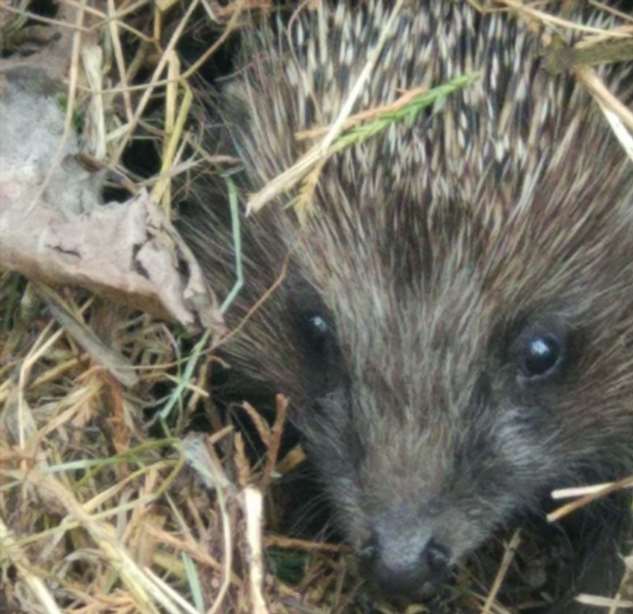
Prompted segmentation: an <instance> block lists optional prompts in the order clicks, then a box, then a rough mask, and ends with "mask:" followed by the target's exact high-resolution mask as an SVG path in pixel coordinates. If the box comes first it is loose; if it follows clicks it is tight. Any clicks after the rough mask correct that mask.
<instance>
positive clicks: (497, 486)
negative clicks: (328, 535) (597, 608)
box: [296, 267, 599, 597]
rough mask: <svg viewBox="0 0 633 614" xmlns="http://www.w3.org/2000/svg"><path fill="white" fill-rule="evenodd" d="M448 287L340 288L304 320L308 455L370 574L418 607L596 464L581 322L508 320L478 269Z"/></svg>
mask: <svg viewBox="0 0 633 614" xmlns="http://www.w3.org/2000/svg"><path fill="white" fill-rule="evenodd" d="M441 277H442V278H444V277H446V278H450V279H451V280H452V282H455V281H457V282H460V283H456V284H455V283H451V284H450V285H446V286H444V287H442V286H441V282H440V281H439V278H438V279H435V283H434V288H433V291H431V290H429V291H428V292H421V291H420V289H418V291H417V292H416V293H415V296H414V295H413V294H412V295H410V296H407V294H406V292H403V290H402V288H399V290H398V292H397V293H395V294H394V292H395V288H394V287H393V286H391V287H390V286H389V284H386V286H382V287H380V284H374V285H372V284H370V283H368V284H360V285H359V284H357V285H355V286H354V287H352V282H347V283H345V284H341V285H337V287H336V288H335V290H334V291H333V292H328V291H327V290H325V289H324V290H323V295H322V296H321V297H320V298H319V299H318V300H316V301H315V302H313V303H310V301H307V304H308V307H306V302H305V301H304V303H303V311H300V312H299V313H300V314H302V315H299V317H298V319H297V321H296V322H297V328H296V330H297V334H298V338H299V339H300V343H299V345H300V346H301V347H302V348H303V356H304V365H303V366H304V369H303V372H304V377H305V380H306V383H305V384H304V389H305V391H306V401H305V402H304V406H303V407H302V408H301V412H300V417H299V426H300V428H301V430H302V431H303V432H304V434H305V437H306V447H307V449H308V452H309V454H310V455H311V457H312V459H313V461H314V464H315V465H316V467H317V468H318V470H319V471H320V472H321V475H322V478H323V482H324V485H325V488H326V489H327V490H328V491H329V493H330V495H331V499H332V502H333V506H334V509H335V512H336V515H337V518H338V521H339V523H340V525H341V527H342V529H343V531H344V533H345V535H346V536H347V538H348V539H349V541H350V542H351V543H352V544H353V546H354V548H355V550H356V552H357V553H358V555H359V557H360V559H361V562H362V564H363V565H364V567H365V568H366V571H367V574H368V576H369V577H370V578H371V579H372V580H373V581H374V583H375V584H376V585H377V586H378V588H379V589H381V590H382V591H383V592H385V593H388V594H397V595H407V596H410V597H416V596H420V595H421V594H423V593H425V592H428V591H429V590H430V589H431V588H432V587H433V586H434V585H436V584H437V583H438V582H439V581H441V580H442V579H443V578H444V577H445V576H446V574H447V573H448V572H449V570H450V568H451V567H452V565H454V564H455V563H456V562H458V561H460V560H463V559H464V557H466V556H467V555H468V554H469V553H471V552H472V551H473V550H474V549H476V548H477V547H478V546H479V545H481V544H482V543H483V542H484V541H485V540H486V539H487V538H490V537H491V536H492V534H493V533H494V532H495V531H496V530H497V529H499V528H501V527H503V526H506V525H507V524H508V523H509V522H510V521H512V520H514V519H515V518H516V517H518V516H521V515H524V514H526V513H533V512H535V511H538V509H539V506H540V505H541V504H542V501H543V499H544V497H546V496H547V495H548V493H549V491H550V490H551V489H553V488H555V487H558V486H564V485H570V484H574V483H577V482H578V479H579V478H578V475H577V474H578V471H579V467H580V466H581V465H582V462H583V458H582V457H581V456H582V454H587V453H588V452H589V457H590V458H592V459H593V460H594V461H595V459H596V449H595V446H594V444H595V442H592V441H589V440H590V439H591V437H589V438H588V437H587V436H586V431H585V435H583V429H586V423H585V425H584V426H579V427H578V429H576V428H575V427H574V425H573V424H570V423H571V422H573V421H574V420H576V421H578V420H580V421H582V420H583V418H577V417H576V418H575V417H574V416H578V415H580V414H579V413H578V410H579V409H580V408H582V407H587V403H591V401H589V400H588V399H583V395H586V394H587V391H586V389H585V387H584V386H583V385H582V380H583V378H585V379H586V374H585V366H583V364H584V362H587V361H583V357H584V354H585V353H588V355H589V356H588V359H589V362H593V363H594V364H595V362H596V360H595V358H592V356H594V355H595V352H596V351H599V348H598V349H596V348H592V347H591V344H590V343H589V344H588V343H586V340H585V339H584V335H583V333H582V330H581V329H579V328H578V327H577V326H576V321H575V320H574V317H573V313H574V309H571V308H567V309H565V308H563V307H561V306H560V304H559V305H557V306H556V308H551V309H550V310H549V311H548V310H545V309H540V310H536V308H534V310H533V313H531V314H530V315H527V316H526V315H522V316H521V317H520V318H517V317H516V312H515V311H512V312H511V313H508V314H506V315H505V316H500V315H499V314H500V313H502V312H503V309H502V308H501V307H500V306H499V305H497V304H496V303H495V304H491V303H490V297H489V295H487V294H486V293H484V292H482V278H481V277H480V276H477V275H476V274H474V273H473V270H472V269H469V268H468V267H466V269H464V270H463V271H462V272H461V273H460V272H458V271H452V272H451V275H450V276H445V275H442V276H441ZM345 288H348V289H347V290H346V289H345ZM346 295H353V301H351V298H350V301H351V302H347V300H346ZM328 296H329V297H331V298H328ZM416 296H417V298H415V297H416ZM419 297H425V299H426V301H425V299H422V300H420V298H419ZM309 305H311V306H309ZM384 305H390V309H388V310H387V309H384ZM592 353H593V354H592ZM574 412H576V413H574ZM594 414H595V412H594ZM579 437H580V438H582V437H584V439H583V441H582V444H581V445H578V438H579ZM581 453H582V454H581Z"/></svg>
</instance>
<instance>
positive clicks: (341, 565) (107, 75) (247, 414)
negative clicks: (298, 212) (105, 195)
mask: <svg viewBox="0 0 633 614" xmlns="http://www.w3.org/2000/svg"><path fill="white" fill-rule="evenodd" d="M270 4H271V3H270V2H269V1H268V0H249V1H247V0H235V1H232V2H228V3H223V5H222V6H221V5H220V3H218V2H214V1H213V0H190V1H188V2H176V1H175V0H157V1H156V2H150V0H116V1H115V0H104V1H102V2H95V3H88V2H86V1H84V0H60V2H59V4H58V6H59V10H58V12H57V13H55V14H54V16H49V15H44V16H43V15H39V14H38V13H37V12H36V11H37V10H38V7H37V6H31V5H30V2H29V1H28V0H12V1H11V2H9V1H8V0H0V28H1V29H2V32H1V34H2V37H0V42H1V43H2V44H3V45H4V48H5V51H7V52H13V51H15V50H17V49H20V48H22V49H23V48H24V45H26V44H33V45H37V44H38V41H39V42H41V40H42V39H46V37H47V36H48V35H50V33H52V32H55V31H63V32H65V33H66V35H69V36H70V43H71V44H70V52H69V53H70V55H69V58H70V70H69V71H68V79H67V88H68V96H67V101H68V102H67V123H66V129H67V131H69V130H71V129H72V126H73V119H74V118H75V117H76V116H77V114H80V115H81V117H82V118H83V131H84V138H85V142H86V158H87V159H89V160H90V161H91V163H92V164H94V166H95V167H96V168H99V169H105V170H106V171H107V172H108V173H109V175H110V177H111V179H112V181H113V182H114V183H115V184H116V186H117V187H118V188H120V189H123V190H127V191H129V192H131V193H134V192H136V191H138V190H139V189H140V188H141V187H145V188H147V189H148V190H149V191H150V193H151V196H152V198H153V199H154V200H155V202H157V203H160V205H161V207H163V208H164V210H165V211H168V212H169V211H171V206H172V202H173V201H174V198H175V191H176V187H175V186H176V185H177V184H176V183H175V181H176V180H177V182H178V184H179V185H182V184H183V183H184V184H185V185H186V182H187V177H188V174H189V173H192V174H195V172H196V171H197V170H198V169H200V168H202V167H205V168H220V169H221V168H224V167H226V165H230V164H232V163H234V161H233V160H231V159H230V158H227V157H222V156H216V155H213V154H211V153H209V152H207V151H205V147H204V144H203V143H202V142H201V139H200V131H199V128H198V127H197V124H196V121H195V117H194V116H193V115H192V113H193V112H194V108H195V105H194V104H193V103H194V95H193V92H192V88H191V85H190V83H191V79H192V78H193V77H194V76H195V75H196V74H197V72H198V71H199V70H200V69H201V67H203V66H204V65H205V62H207V61H208V60H209V59H210V58H212V57H214V55H215V54H217V53H218V50H220V49H221V48H222V46H223V45H225V44H226V42H227V41H228V40H230V39H231V36H232V35H233V34H234V33H235V31H236V30H239V28H241V27H244V25H245V24H246V23H248V19H247V17H248V14H250V13H252V12H265V11H269V10H270V9H271V7H270ZM501 5H505V7H506V8H508V7H509V8H512V9H514V10H516V11H517V12H518V14H519V18H525V19H529V20H530V21H531V22H532V23H537V22H548V23H550V25H553V26H554V27H555V28H556V29H564V28H566V27H569V24H565V23H561V22H560V20H559V21H556V22H552V21H551V17H548V16H547V14H546V13H545V12H544V10H545V9H543V8H542V3H541V4H540V5H538V6H539V9H538V10H536V9H535V8H532V7H531V6H526V5H525V3H521V2H519V1H518V0H512V1H510V0H506V1H505V2H502V3H499V4H498V5H496V7H497V8H499V7H500V6H501ZM40 8H41V5H40ZM481 8H482V9H483V8H485V7H481ZM198 33H203V35H204V36H205V37H207V40H208V41H209V43H208V46H207V47H206V48H203V49H202V50H201V51H200V53H199V54H198V57H197V59H196V60H195V61H193V63H192V64H191V65H189V66H184V65H183V63H182V61H181V59H180V58H179V55H178V53H177V48H178V45H179V43H180V41H182V40H184V39H192V38H195V37H196V35H197V34H198ZM624 33H625V34H626V33H627V32H624ZM586 34H587V35H588V36H589V35H590V36H594V37H603V38H601V39H600V40H601V41H602V40H603V39H604V37H605V36H607V35H606V34H605V33H604V32H596V31H595V30H591V31H589V32H587V33H586ZM622 35H623V32H616V33H611V34H610V35H609V36H616V37H619V36H622ZM368 66H369V68H368V71H369V70H370V69H371V66H370V65H369V64H368ZM577 71H578V73H579V75H580V77H581V78H584V79H587V80H589V81H591V82H592V83H593V84H594V86H593V87H592V91H594V92H597V93H596V95H597V96H598V98H599V101H600V104H601V105H602V106H603V108H605V109H606V112H607V113H609V114H610V121H611V123H612V124H617V127H618V129H620V130H622V135H623V136H621V137H620V138H621V139H622V140H623V142H625V146H626V141H627V139H628V140H630V135H628V131H627V130H626V127H627V126H628V127H629V128H630V127H631V125H632V122H631V121H630V119H629V118H628V116H627V115H626V112H623V111H622V110H621V109H618V107H617V103H616V102H614V101H612V100H609V98H608V94H605V93H604V92H602V94H601V93H600V87H599V86H600V84H599V83H595V82H594V81H592V80H593V79H594V77H595V76H593V75H591V74H588V73H590V71H591V69H589V68H587V67H585V66H582V67H580V68H578V69H577ZM352 102H353V100H352ZM351 106H352V105H351V103H350V105H349V109H347V112H346V113H345V112H342V113H341V116H340V118H339V122H338V125H337V126H333V127H331V129H328V130H326V132H325V137H324V141H323V142H324V143H326V146H325V147H324V148H322V149H323V150H324V151H325V150H326V149H327V146H329V145H330V144H331V143H332V141H333V139H334V138H335V136H337V134H338V131H339V129H342V128H344V127H345V126H346V123H345V122H346V121H347V120H348V119H349V117H348V116H349V113H350V112H351ZM362 119H365V118H364V117H363V118H362ZM139 140H145V141H149V142H151V143H152V145H153V147H154V148H155V150H156V151H157V152H158V154H159V158H160V166H159V167H158V168H156V169H154V170H153V172H152V173H151V174H150V175H149V176H141V175H140V174H139V172H138V170H137V169H136V168H134V166H133V165H130V164H129V163H126V158H125V155H124V154H125V152H126V151H127V150H128V148H129V146H130V144H132V143H133V142H135V141H139ZM313 162H314V161H313ZM317 162H318V160H317ZM311 168H312V167H311ZM304 175H305V174H304ZM183 180H184V181H183ZM280 189H284V188H283V186H282V187H281V188H280ZM286 189H287V188H286ZM196 341H197V340H196V339H195V338H193V339H192V337H191V336H190V335H189V334H188V333H186V332H185V331H182V330H180V329H178V328H177V327H175V326H170V325H169V324H166V323H165V322H162V321H157V320H155V319H152V318H151V317H150V316H147V315H144V314H139V313H138V312H133V311H131V310H128V309H126V308H125V307H121V306H115V305H112V304H110V303H108V302H107V301H105V300H103V299H100V298H95V297H92V296H89V295H87V294H86V293H84V292H82V291H80V290H64V291H61V294H58V293H53V294H51V291H50V290H47V289H45V288H42V287H41V286H38V285H37V284H32V283H29V282H28V281H26V280H24V279H23V278H21V277H19V276H18V275H16V274H14V273H11V272H7V271H3V272H0V612H3V611H7V612H8V611H10V612H18V611H23V612H27V613H38V612H69V613H76V614H79V613H97V612H113V613H115V612H116V613H117V614H124V613H126V612H130V613H131V612H170V613H172V612H173V613H181V612H182V613H190V612H256V613H264V612H280V613H281V612H347V611H352V610H353V607H352V605H351V604H352V602H353V601H354V599H355V595H356V593H357V591H358V588H359V580H358V579H357V576H356V575H355V572H354V569H353V564H352V563H350V559H349V557H348V555H347V551H346V549H345V548H344V547H343V546H338V545H336V544H324V543H318V542H311V541H305V540H301V539H296V538H291V537H288V536H285V535H276V534H275V527H276V523H275V519H276V518H279V516H280V515H283V514H284V507H283V505H284V503H282V501H283V497H281V496H279V493H278V492H277V491H278V488H277V487H276V483H277V482H278V478H279V475H281V474H285V473H289V472H291V471H292V470H293V468H294V467H295V466H296V465H297V464H298V463H300V462H301V459H302V453H301V451H300V450H299V449H293V450H291V451H290V452H289V453H288V454H286V455H284V457H283V458H280V457H279V454H280V438H281V434H282V431H283V424H284V418H285V412H286V402H285V399H284V398H283V397H278V398H277V405H276V416H277V419H276V421H275V422H274V423H273V424H272V425H270V424H268V423H267V422H266V421H264V420H263V419H262V418H260V417H259V414H258V412H257V408H252V407H250V406H249V405H244V406H243V407H242V408H240V410H239V411H240V415H241V418H242V420H243V421H245V422H248V423H250V425H251V426H252V430H253V431H254V432H257V433H258V435H259V439H261V441H262V444H263V449H264V452H262V454H261V456H260V458H259V459H254V458H253V456H252V455H251V454H249V453H248V451H247V445H246V442H245V438H244V436H243V434H241V433H240V432H239V431H238V430H236V428H235V426H234V424H233V423H232V422H231V421H230V420H229V419H228V418H227V415H226V414H225V412H222V411H220V410H219V409H218V405H217V403H216V402H215V400H214V398H213V396H212V394H211V392H210V390H211V388H210V386H209V380H210V377H211V375H212V374H213V372H214V367H215V365H216V364H217V362H216V360H217V359H216V358H214V355H213V352H212V351H211V350H212V349H213V348H212V341H213V338H212V337H210V336H205V337H204V338H203V340H202V341H201V342H200V341H198V342H197V343H196ZM194 343H195V345H194ZM183 348H187V349H183ZM196 412H198V413H200V414H202V415H204V419H205V423H206V424H208V425H210V428H209V431H208V432H205V433H199V434H195V433H192V432H190V429H189V427H190V423H191V419H192V416H194V414H195V413H196ZM264 517H266V521H264ZM262 527H265V528H264V530H263V532H262ZM517 545H518V538H515V539H513V540H512V541H511V542H510V544H509V545H508V548H507V549H505V551H506V552H505V555H504V556H503V557H499V559H498V560H499V561H500V567H499V571H498V573H497V574H496V577H495V578H494V582H492V584H491V585H490V586H485V587H479V585H478V584H477V582H475V581H474V580H473V579H472V578H471V577H470V575H469V572H468V571H467V570H464V571H463V572H462V573H461V575H460V580H459V582H458V588H459V590H458V591H457V593H458V595H457V597H455V599H456V601H455V602H454V603H455V604H456V605H459V606H460V607H462V606H463V607H464V608H466V607H467V608H469V609H470V610H471V611H482V612H497V613H501V612H505V611H506V610H505V609H504V608H503V607H502V606H501V605H500V604H498V603H497V602H496V600H495V596H496V594H497V590H498V589H499V587H500V586H501V584H502V583H503V580H504V576H505V574H506V571H507V570H508V568H509V567H510V566H511V564H512V557H513V556H514V550H515V548H516V547H517ZM588 599H589V598H588ZM4 604H6V605H5V606H4V607H5V610H3V605H4ZM607 605H611V606H612V605H613V604H607ZM381 611H384V612H387V611H389V610H388V609H387V606H384V608H383V609H382V610H381ZM422 611H428V610H424V609H423V608H422V606H415V607H414V606H412V607H411V608H410V609H409V612H410V613H411V614H412V613H413V612H422ZM433 611H438V610H433ZM611 611H613V612H615V611H616V610H615V608H614V607H612V609H611Z"/></svg>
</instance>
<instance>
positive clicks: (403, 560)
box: [359, 514, 451, 599]
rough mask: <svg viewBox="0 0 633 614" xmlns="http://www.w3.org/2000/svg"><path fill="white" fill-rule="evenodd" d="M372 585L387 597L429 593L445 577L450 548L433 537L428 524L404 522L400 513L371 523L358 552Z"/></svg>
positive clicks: (449, 559)
mask: <svg viewBox="0 0 633 614" xmlns="http://www.w3.org/2000/svg"><path fill="white" fill-rule="evenodd" d="M359 556H360V560H361V564H362V566H363V567H364V569H365V573H366V575H367V576H368V578H369V579H370V581H371V582H372V584H373V585H374V586H375V588H377V589H378V590H379V591H380V592H382V593H383V594H385V595H386V596H390V597H399V598H408V599H412V598H416V597H421V596H423V595H425V594H428V593H430V592H431V591H432V590H433V588H434V587H435V585H437V584H438V583H439V582H441V581H442V580H443V579H445V578H446V576H447V574H448V572H449V569H450V561H451V551H450V549H449V547H448V546H447V545H446V544H443V543H442V542H441V541H440V540H439V539H437V538H436V537H434V535H433V531H432V529H431V528H430V526H427V525H425V524H424V523H423V522H422V523H421V522H420V521H419V519H418V522H414V523H405V522H403V519H402V518H401V515H400V514H393V515H391V514H390V515H387V516H382V517H380V518H379V519H377V520H375V521H374V522H373V527H372V530H371V537H370V538H369V540H368V541H367V542H366V543H365V544H364V545H363V547H362V549H361V552H360V553H359Z"/></svg>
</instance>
